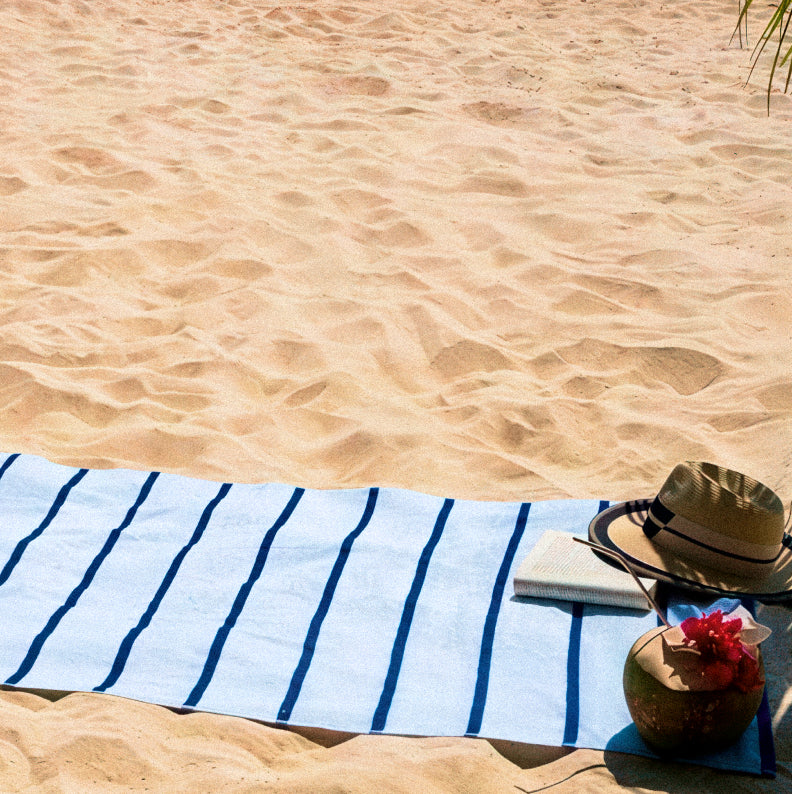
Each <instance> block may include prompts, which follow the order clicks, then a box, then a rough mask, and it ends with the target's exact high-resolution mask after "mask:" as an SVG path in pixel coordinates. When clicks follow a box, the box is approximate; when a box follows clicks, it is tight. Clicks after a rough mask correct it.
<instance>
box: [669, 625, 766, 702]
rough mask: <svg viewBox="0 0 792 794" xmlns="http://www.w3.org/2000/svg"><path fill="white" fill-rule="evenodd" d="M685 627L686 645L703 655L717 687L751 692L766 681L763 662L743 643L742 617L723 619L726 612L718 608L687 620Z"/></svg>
mask: <svg viewBox="0 0 792 794" xmlns="http://www.w3.org/2000/svg"><path fill="white" fill-rule="evenodd" d="M680 627H681V629H682V631H683V633H684V634H685V640H684V643H685V645H693V646H695V649H696V650H697V651H698V652H699V653H700V654H701V662H702V666H703V673H704V676H705V677H706V678H707V679H709V680H710V681H712V682H713V683H714V684H715V686H716V688H717V689H727V688H728V687H730V686H732V685H734V686H735V687H737V689H739V690H740V691H741V692H750V691H751V690H752V689H756V688H758V687H760V686H762V685H763V684H764V681H763V680H762V678H761V677H760V675H759V664H758V662H757V661H756V659H755V658H754V656H753V655H752V654H751V653H750V652H749V651H748V649H747V648H746V647H745V646H744V645H743V644H742V642H740V630H741V629H742V620H741V619H740V618H734V619H733V620H727V621H725V622H724V620H723V612H721V610H720V609H716V610H715V611H714V612H712V613H710V614H709V615H703V616H702V617H700V618H688V619H687V620H683V621H682V624H681V626H680Z"/></svg>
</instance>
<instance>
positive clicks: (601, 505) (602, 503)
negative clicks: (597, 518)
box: [597, 499, 610, 515]
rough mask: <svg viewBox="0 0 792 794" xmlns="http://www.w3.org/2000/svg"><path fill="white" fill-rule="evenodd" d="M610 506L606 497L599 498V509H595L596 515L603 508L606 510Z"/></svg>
mask: <svg viewBox="0 0 792 794" xmlns="http://www.w3.org/2000/svg"><path fill="white" fill-rule="evenodd" d="M609 507H610V502H609V501H608V500H607V499H601V500H600V503H599V509H598V510H597V515H599V514H600V513H601V512H602V511H603V510H607V509H608V508H609Z"/></svg>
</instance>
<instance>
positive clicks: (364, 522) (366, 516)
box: [278, 488, 379, 722]
mask: <svg viewBox="0 0 792 794" xmlns="http://www.w3.org/2000/svg"><path fill="white" fill-rule="evenodd" d="M378 494H379V488H371V489H370V490H369V494H368V500H367V501H366V509H365V510H364V511H363V515H362V516H361V519H360V521H359V522H358V525H357V526H356V527H355V529H353V530H352V531H351V532H350V533H349V534H348V535H347V536H346V537H345V538H344V542H343V543H342V544H341V549H340V550H339V552H338V556H337V557H336V561H335V563H334V565H333V570H332V571H331V572H330V578H329V579H328V580H327V584H325V588H324V592H323V593H322V598H321V600H320V601H319V606H318V607H317V609H316V612H315V613H314V616H313V618H311V624H310V625H309V627H308V633H307V634H306V636H305V642H304V643H303V649H302V655H301V656H300V661H299V662H298V663H297V667H296V668H295V670H294V673H292V677H291V681H290V682H289V688H288V690H287V691H286V696H285V697H284V698H283V703H281V706H280V708H279V709H278V722H287V721H288V720H289V718H290V717H291V713H292V710H293V709H294V704H295V703H296V702H297V698H298V697H299V696H300V690H301V689H302V685H303V681H305V676H306V675H307V674H308V668H309V667H310V666H311V661H312V660H313V655H314V651H315V650H316V643H317V641H318V639H319V632H320V631H321V629H322V623H323V622H324V619H325V617H326V616H327V613H328V611H329V609H330V604H331V602H332V600H333V596H334V595H335V591H336V586H337V585H338V581H339V580H340V579H341V574H342V573H343V571H344V566H345V565H346V561H347V559H348V558H349V553H350V551H351V550H352V544H353V543H354V542H355V540H356V539H357V537H358V535H360V533H361V532H362V531H363V530H364V529H365V528H366V526H368V523H369V521H371V516H372V514H373V513H374V507H375V505H376V504H377V496H378Z"/></svg>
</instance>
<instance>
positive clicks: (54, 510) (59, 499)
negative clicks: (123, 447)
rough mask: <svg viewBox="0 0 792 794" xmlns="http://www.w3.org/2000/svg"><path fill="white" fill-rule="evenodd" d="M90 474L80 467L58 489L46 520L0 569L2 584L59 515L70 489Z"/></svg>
mask: <svg viewBox="0 0 792 794" xmlns="http://www.w3.org/2000/svg"><path fill="white" fill-rule="evenodd" d="M86 474H88V469H80V470H79V471H78V472H77V474H75V475H74V476H73V477H72V478H71V479H70V480H69V482H67V483H66V485H64V486H63V487H62V488H61V489H60V491H58V495H57V496H56V497H55V501H54V502H53V503H52V506H51V507H50V509H49V512H48V513H47V515H46V516H45V517H44V520H43V521H42V522H41V523H40V524H39V525H38V527H36V529H34V530H33V531H32V532H31V533H30V534H29V535H28V536H27V537H25V538H22V540H20V541H19V543H17V545H16V548H15V549H14V551H13V552H11V556H10V557H9V558H8V562H7V563H6V564H5V565H4V566H3V570H2V571H0V586H2V585H4V584H5V583H6V581H7V580H8V577H9V576H11V573H12V571H13V570H14V568H16V566H17V563H18V562H19V561H20V560H21V559H22V555H23V554H24V553H25V549H26V548H27V547H28V546H29V545H30V544H31V543H32V542H33V541H34V540H35V539H36V538H37V537H38V536H39V535H41V533H42V532H44V530H45V529H46V528H47V527H48V526H49V525H50V524H51V523H52V521H53V519H54V518H55V516H56V515H58V510H60V509H61V507H63V503H64V502H65V501H66V497H68V495H69V491H71V489H72V488H74V486H75V485H77V483H78V482H80V480H81V479H82V478H83V477H85V475H86Z"/></svg>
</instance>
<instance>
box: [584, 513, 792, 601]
mask: <svg viewBox="0 0 792 794" xmlns="http://www.w3.org/2000/svg"><path fill="white" fill-rule="evenodd" d="M651 504H652V500H651V499H637V500H634V501H630V502H621V503H620V504H616V505H613V506H611V507H608V508H607V509H605V510H603V511H602V512H601V513H599V514H598V515H596V516H595V517H594V519H593V520H592V521H591V524H590V525H589V539H590V540H591V541H592V542H594V543H599V544H600V545H602V546H604V547H605V548H606V549H610V550H611V551H617V552H620V553H621V554H622V555H624V557H625V558H626V560H627V562H628V563H630V565H631V566H632V567H633V569H634V570H635V572H636V573H637V574H638V575H639V576H645V577H647V578H650V579H657V580H659V581H663V582H668V583H670V584H673V585H675V586H676V587H683V588H689V589H691V590H697V591H700V592H705V593H717V594H718V595H728V596H736V597H748V598H760V599H761V600H762V601H786V600H788V599H792V550H789V549H784V551H783V553H782V554H781V556H780V557H779V558H778V560H777V561H776V563H775V564H774V566H773V568H772V570H771V571H770V573H768V575H767V576H766V577H765V578H763V579H757V578H756V577H745V576H738V575H736V574H729V573H723V572H722V571H716V570H714V569H712V568H707V567H705V566H703V565H693V564H691V563H688V562H685V560H682V559H679V558H678V557H677V556H676V555H674V554H672V553H671V552H670V551H668V550H666V549H663V548H662V547H661V546H658V545H657V544H655V543H653V542H652V541H651V540H650V539H649V538H647V537H646V535H645V534H644V532H643V523H644V521H645V519H646V515H647V513H648V512H649V507H650V505H651Z"/></svg>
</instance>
